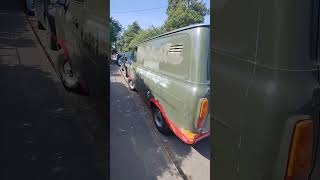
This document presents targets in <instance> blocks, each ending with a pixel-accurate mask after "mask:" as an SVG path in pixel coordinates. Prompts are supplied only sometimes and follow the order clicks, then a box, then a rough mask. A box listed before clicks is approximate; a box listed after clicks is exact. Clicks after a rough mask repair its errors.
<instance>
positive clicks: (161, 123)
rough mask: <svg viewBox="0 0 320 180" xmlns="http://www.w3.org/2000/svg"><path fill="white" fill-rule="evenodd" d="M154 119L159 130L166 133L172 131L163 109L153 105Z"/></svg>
mask: <svg viewBox="0 0 320 180" xmlns="http://www.w3.org/2000/svg"><path fill="white" fill-rule="evenodd" d="M153 119H154V124H155V125H156V127H157V129H158V131H159V132H161V133H162V134H164V135H169V134H170V133H171V130H170V128H169V126H168V124H167V123H166V121H165V120H164V118H163V116H162V113H161V111H160V110H159V108H157V107H155V106H154V107H153Z"/></svg>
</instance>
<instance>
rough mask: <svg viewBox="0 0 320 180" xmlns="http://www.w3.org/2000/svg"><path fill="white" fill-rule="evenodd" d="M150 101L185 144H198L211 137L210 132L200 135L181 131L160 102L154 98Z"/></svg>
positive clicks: (184, 130)
mask: <svg viewBox="0 0 320 180" xmlns="http://www.w3.org/2000/svg"><path fill="white" fill-rule="evenodd" d="M150 101H151V102H152V103H153V104H154V105H156V106H157V107H158V108H159V110H160V112H161V114H162V116H163V118H164V119H165V121H166V123H167V124H168V126H169V127H170V129H171V130H172V132H173V133H174V134H175V135H176V136H178V137H179V138H180V139H181V140H182V141H183V142H185V143H186V144H195V143H196V142H198V141H200V140H201V139H203V138H206V137H208V136H209V135H210V131H209V132H206V133H202V134H198V133H193V132H191V131H189V130H186V129H179V128H178V127H177V126H176V125H175V124H174V123H173V122H172V121H171V120H170V119H169V118H168V117H167V115H166V114H165V112H164V110H163V108H162V106H161V105H160V104H159V102H158V101H157V100H155V99H154V98H151V99H150Z"/></svg>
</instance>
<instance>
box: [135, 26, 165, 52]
mask: <svg viewBox="0 0 320 180" xmlns="http://www.w3.org/2000/svg"><path fill="white" fill-rule="evenodd" d="M162 33H165V29H164V28H163V27H160V28H156V27H154V26H151V27H150V28H148V29H146V30H140V31H139V33H138V34H137V35H136V36H135V37H134V38H133V39H132V41H131V42H130V45H129V47H130V49H132V48H133V47H134V46H136V45H137V44H139V43H141V42H143V41H144V40H147V39H150V38H152V37H155V36H157V35H160V34H162Z"/></svg>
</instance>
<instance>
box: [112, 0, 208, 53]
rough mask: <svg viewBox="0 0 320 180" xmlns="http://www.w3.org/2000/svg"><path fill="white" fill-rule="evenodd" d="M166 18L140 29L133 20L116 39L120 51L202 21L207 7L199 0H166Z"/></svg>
mask: <svg viewBox="0 0 320 180" xmlns="http://www.w3.org/2000/svg"><path fill="white" fill-rule="evenodd" d="M168 3H169V5H168V8H167V15H168V17H167V19H166V21H165V23H164V25H163V26H161V27H158V28H157V27H154V26H151V27H150V28H148V29H145V30H143V29H141V28H140V26H139V24H138V22H136V21H135V22H133V23H132V24H131V25H129V26H128V28H127V30H125V31H124V33H123V34H122V36H121V37H120V38H119V40H118V43H117V45H118V49H119V50H120V51H130V50H132V49H133V48H134V46H135V45H137V44H139V43H141V42H143V41H145V40H147V39H150V38H152V37H155V36H157V35H160V34H163V33H165V32H167V31H172V30H174V29H178V28H181V27H185V26H188V25H192V24H198V23H203V22H204V16H205V15H207V14H209V9H208V8H206V6H205V4H204V3H203V2H202V1H199V0H168Z"/></svg>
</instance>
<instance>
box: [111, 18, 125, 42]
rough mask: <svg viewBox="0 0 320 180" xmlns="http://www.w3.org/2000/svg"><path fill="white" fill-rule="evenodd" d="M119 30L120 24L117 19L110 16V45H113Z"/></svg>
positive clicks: (120, 28)
mask: <svg viewBox="0 0 320 180" xmlns="http://www.w3.org/2000/svg"><path fill="white" fill-rule="evenodd" d="M121 30H122V27H121V24H120V23H119V22H118V21H117V20H115V19H113V18H112V17H110V41H111V44H112V45H114V44H115V43H116V41H117V40H118V38H119V35H120V32H121Z"/></svg>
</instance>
